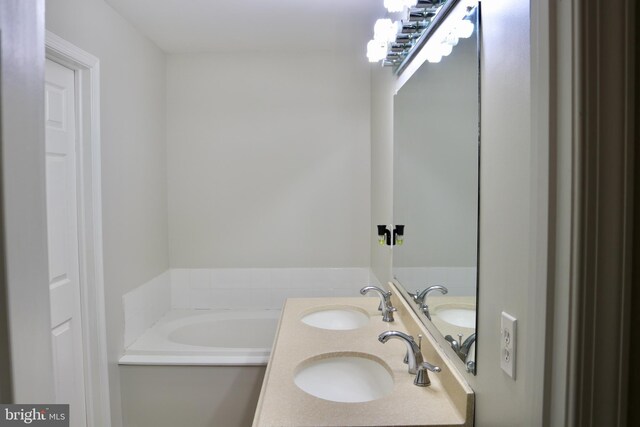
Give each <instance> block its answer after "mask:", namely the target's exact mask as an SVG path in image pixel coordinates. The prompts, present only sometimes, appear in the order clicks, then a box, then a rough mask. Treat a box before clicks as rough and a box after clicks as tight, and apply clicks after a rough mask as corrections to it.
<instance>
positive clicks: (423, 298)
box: [413, 285, 449, 320]
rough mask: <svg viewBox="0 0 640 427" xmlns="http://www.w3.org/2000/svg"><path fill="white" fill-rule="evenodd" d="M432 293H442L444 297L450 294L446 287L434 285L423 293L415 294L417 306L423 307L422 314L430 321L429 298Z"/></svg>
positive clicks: (414, 298)
mask: <svg viewBox="0 0 640 427" xmlns="http://www.w3.org/2000/svg"><path fill="white" fill-rule="evenodd" d="M432 292H440V293H441V294H442V295H445V294H447V293H448V292H449V290H448V289H447V288H445V287H444V286H440V285H433V286H429V287H428V288H427V289H425V290H424V291H422V292H418V291H416V293H415V294H413V300H414V301H415V302H416V304H418V305H419V306H421V308H422V312H423V313H424V314H425V315H426V316H427V319H429V320H431V313H430V312H429V306H428V305H427V296H428V295H429V294H430V293H432Z"/></svg>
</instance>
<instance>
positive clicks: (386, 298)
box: [360, 286, 396, 322]
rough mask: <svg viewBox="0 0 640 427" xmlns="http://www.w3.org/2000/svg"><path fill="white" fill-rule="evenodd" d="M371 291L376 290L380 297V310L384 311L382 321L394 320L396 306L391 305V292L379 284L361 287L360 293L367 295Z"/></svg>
mask: <svg viewBox="0 0 640 427" xmlns="http://www.w3.org/2000/svg"><path fill="white" fill-rule="evenodd" d="M371 291H374V292H376V293H377V294H378V296H379V297H380V305H378V310H380V311H382V321H383V322H393V312H394V311H396V308H395V307H394V306H392V305H391V292H387V291H385V290H383V289H380V288H379V287H377V286H365V287H364V288H362V289H360V294H361V295H366V294H367V293H369V292H371Z"/></svg>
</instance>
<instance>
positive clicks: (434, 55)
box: [424, 39, 442, 63]
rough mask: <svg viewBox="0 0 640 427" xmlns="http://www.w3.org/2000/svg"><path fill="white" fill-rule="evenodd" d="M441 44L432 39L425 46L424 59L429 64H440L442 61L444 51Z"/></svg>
mask: <svg viewBox="0 0 640 427" xmlns="http://www.w3.org/2000/svg"><path fill="white" fill-rule="evenodd" d="M441 44H442V43H439V42H436V41H435V40H434V39H431V40H429V41H428V42H427V44H426V45H425V46H424V49H425V51H424V53H425V55H424V57H425V58H426V59H427V61H429V62H433V63H436V62H440V60H441V59H442V49H441V47H440V46H441Z"/></svg>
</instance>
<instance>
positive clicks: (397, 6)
mask: <svg viewBox="0 0 640 427" xmlns="http://www.w3.org/2000/svg"><path fill="white" fill-rule="evenodd" d="M384 7H386V8H387V10H388V11H389V12H391V13H395V12H402V9H404V1H403V0H384Z"/></svg>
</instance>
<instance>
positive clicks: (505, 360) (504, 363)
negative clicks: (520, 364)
mask: <svg viewBox="0 0 640 427" xmlns="http://www.w3.org/2000/svg"><path fill="white" fill-rule="evenodd" d="M517 323H518V320H517V319H516V318H515V317H513V316H512V315H510V314H508V313H505V312H504V311H503V312H502V317H501V319H500V367H501V368H502V370H503V371H505V372H506V373H507V375H509V376H510V377H511V378H513V379H514V380H515V379H516V326H517Z"/></svg>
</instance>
